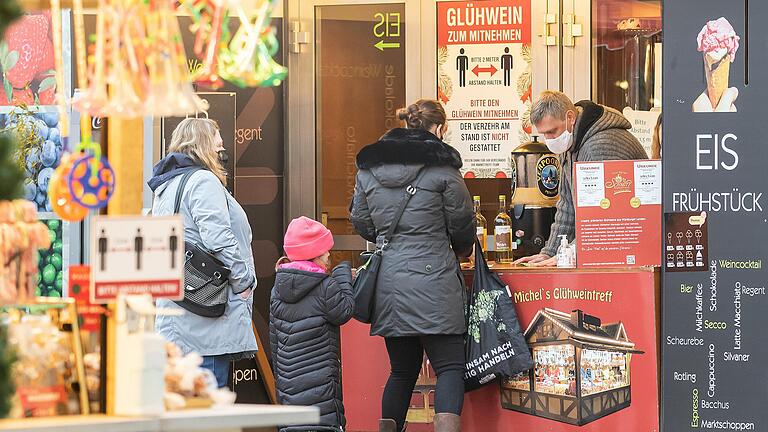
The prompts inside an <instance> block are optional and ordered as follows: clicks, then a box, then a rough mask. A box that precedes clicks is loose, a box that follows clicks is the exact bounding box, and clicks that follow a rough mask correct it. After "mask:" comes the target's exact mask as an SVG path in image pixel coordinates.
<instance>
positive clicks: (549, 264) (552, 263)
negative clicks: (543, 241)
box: [532, 255, 557, 267]
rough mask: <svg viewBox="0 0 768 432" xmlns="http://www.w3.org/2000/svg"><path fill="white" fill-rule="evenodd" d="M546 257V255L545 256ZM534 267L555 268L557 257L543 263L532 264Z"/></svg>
mask: <svg viewBox="0 0 768 432" xmlns="http://www.w3.org/2000/svg"><path fill="white" fill-rule="evenodd" d="M547 256H548V255H547ZM532 265H533V266H534V267H557V257H551V258H548V259H545V260H544V261H538V262H535V263H533V264H532Z"/></svg>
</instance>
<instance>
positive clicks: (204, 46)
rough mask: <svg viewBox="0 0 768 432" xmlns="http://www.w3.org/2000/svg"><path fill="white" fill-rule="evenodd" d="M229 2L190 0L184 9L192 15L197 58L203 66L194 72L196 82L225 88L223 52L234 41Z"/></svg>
mask: <svg viewBox="0 0 768 432" xmlns="http://www.w3.org/2000/svg"><path fill="white" fill-rule="evenodd" d="M225 1H226V0H186V1H184V3H183V4H184V6H185V7H186V9H187V10H188V11H189V12H190V13H191V14H192V25H190V26H189V30H190V31H192V32H193V33H195V45H194V51H195V55H196V56H197V58H198V59H200V61H201V62H202V64H201V65H200V66H199V67H198V68H197V69H196V70H195V71H194V72H193V74H192V78H193V80H194V81H195V82H196V83H198V84H201V85H204V86H206V87H210V88H213V89H219V88H221V87H222V86H223V85H224V81H222V79H221V76H219V73H218V61H219V52H220V49H221V47H222V46H226V44H227V41H228V40H229V38H230V34H229V29H228V25H229V17H228V14H227V8H226V7H225V4H224V2H225Z"/></svg>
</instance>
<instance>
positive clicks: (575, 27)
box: [563, 14, 584, 47]
mask: <svg viewBox="0 0 768 432" xmlns="http://www.w3.org/2000/svg"><path fill="white" fill-rule="evenodd" d="M563 33H564V34H563V46H567V47H572V46H576V38H577V37H582V36H584V28H583V26H582V24H577V23H576V15H574V14H564V15H563Z"/></svg>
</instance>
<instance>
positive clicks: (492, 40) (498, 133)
mask: <svg viewBox="0 0 768 432" xmlns="http://www.w3.org/2000/svg"><path fill="white" fill-rule="evenodd" d="M531 59H532V57H531V0H484V1H451V2H439V3H437V69H438V82H437V95H438V99H439V100H440V101H441V102H442V103H443V104H444V106H445V113H446V115H447V117H448V126H449V127H448V133H447V134H446V136H445V141H446V142H447V143H449V144H451V145H452V146H453V147H455V148H456V149H457V150H458V151H459V153H461V158H462V160H463V162H464V166H463V167H462V170H461V171H462V174H463V175H464V177H466V178H489V177H497V178H505V177H514V173H513V170H514V167H513V166H512V164H511V162H510V153H511V152H512V150H513V149H515V148H516V147H517V146H518V145H519V144H520V143H523V142H526V141H529V140H530V133H531V123H530V120H529V117H530V110H531Z"/></svg>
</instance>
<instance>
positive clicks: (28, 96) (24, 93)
mask: <svg viewBox="0 0 768 432" xmlns="http://www.w3.org/2000/svg"><path fill="white" fill-rule="evenodd" d="M11 104H12V105H22V104H23V105H34V104H35V97H34V96H33V95H32V90H30V89H28V88H26V89H13V100H12V101H11Z"/></svg>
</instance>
